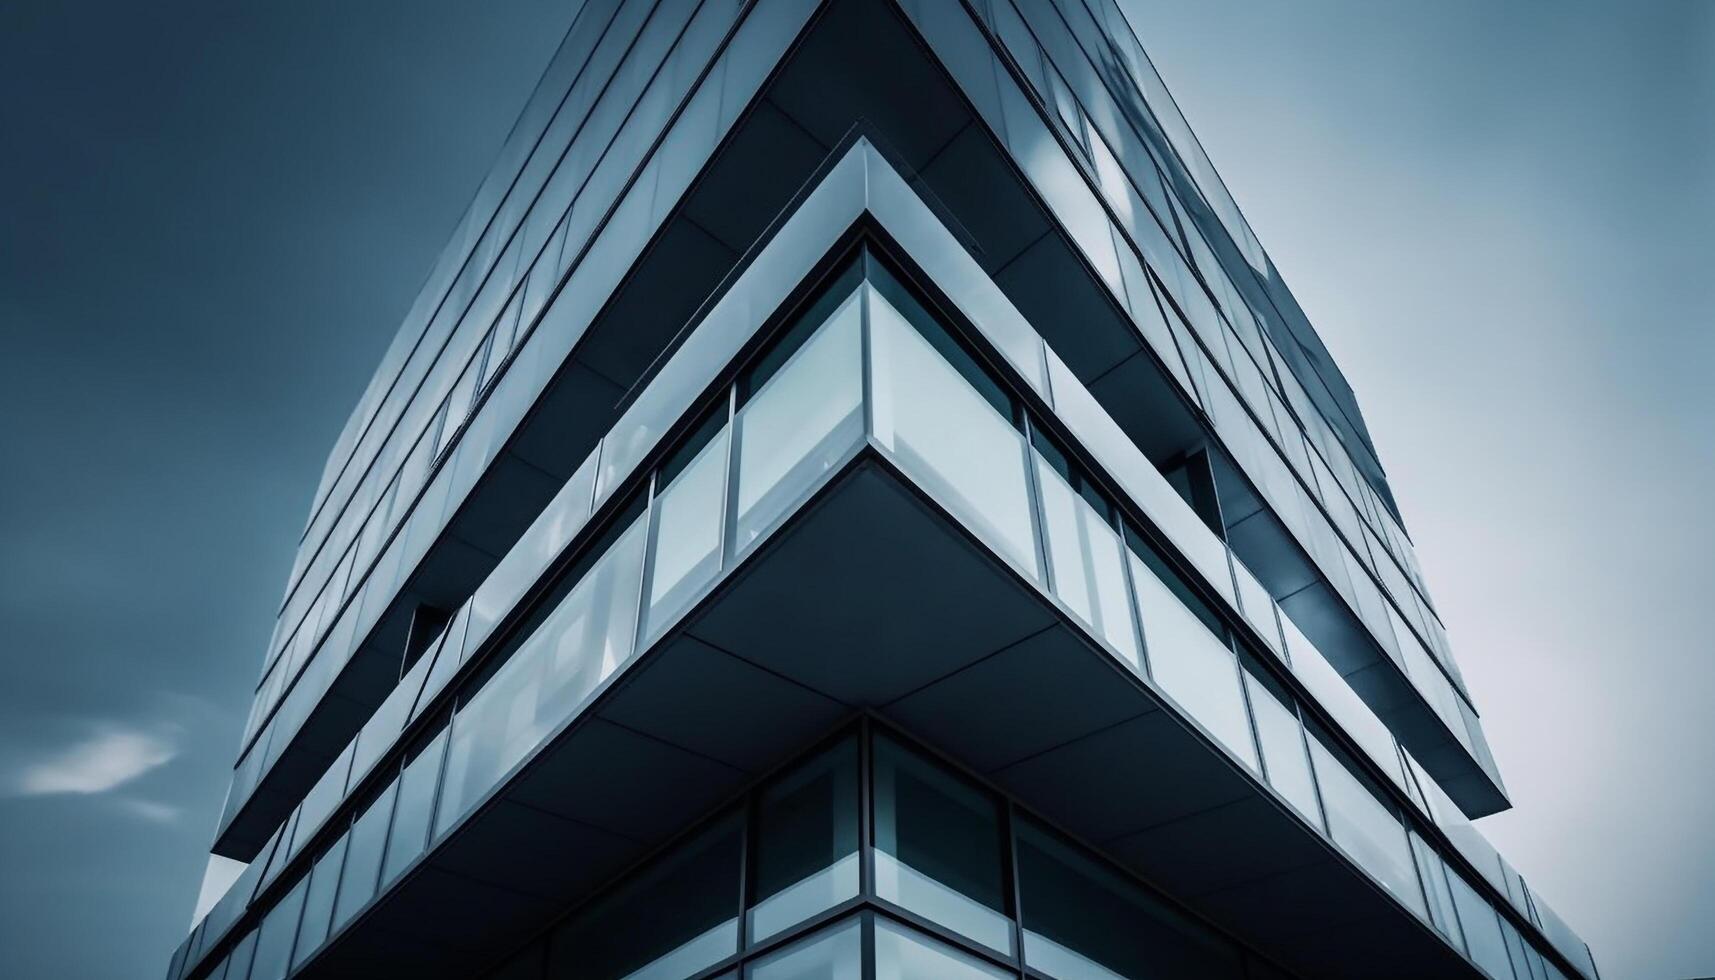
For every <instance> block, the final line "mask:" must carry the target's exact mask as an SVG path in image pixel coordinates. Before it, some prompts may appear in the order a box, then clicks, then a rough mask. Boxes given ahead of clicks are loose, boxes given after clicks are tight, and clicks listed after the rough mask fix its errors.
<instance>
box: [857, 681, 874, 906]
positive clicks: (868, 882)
mask: <svg viewBox="0 0 1715 980" xmlns="http://www.w3.org/2000/svg"><path fill="white" fill-rule="evenodd" d="M874 783H875V753H874V751H873V747H872V745H871V732H870V724H869V715H867V714H866V715H864V716H863V717H861V718H859V719H858V896H859V897H860V898H864V899H866V900H867V899H873V898H875V897H876V889H875V791H874Z"/></svg>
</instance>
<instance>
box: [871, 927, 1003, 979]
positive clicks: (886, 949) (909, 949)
mask: <svg viewBox="0 0 1715 980" xmlns="http://www.w3.org/2000/svg"><path fill="white" fill-rule="evenodd" d="M1011 976H1013V974H1012V973H1011V972H1010V971H1008V970H1002V969H1001V968H999V967H997V966H994V965H992V964H989V963H985V962H983V961H982V960H979V959H977V958H976V957H974V956H972V955H970V954H969V953H963V952H960V951H959V950H956V949H954V948H953V947H951V946H948V945H947V944H946V943H943V942H940V941H938V940H934V939H930V938H929V937H928V936H925V935H923V934H922V933H920V932H917V931H916V930H914V929H907V928H905V927H904V926H902V925H899V924H898V923H896V922H894V921H893V920H892V919H885V918H877V919H876V922H875V980H1001V978H1003V977H1011Z"/></svg>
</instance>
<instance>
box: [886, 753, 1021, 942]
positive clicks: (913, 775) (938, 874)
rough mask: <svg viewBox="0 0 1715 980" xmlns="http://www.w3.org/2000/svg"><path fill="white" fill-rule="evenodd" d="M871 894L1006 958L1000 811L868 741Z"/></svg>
mask: <svg viewBox="0 0 1715 980" xmlns="http://www.w3.org/2000/svg"><path fill="white" fill-rule="evenodd" d="M875 846H876V854H875V889H876V894H878V895H879V896H880V897H882V898H884V899H887V900H888V901H890V902H895V903H897V904H898V905H900V906H901V907H903V908H906V909H909V910H911V911H913V912H916V913H917V914H918V915H921V916H924V917H925V918H928V919H933V920H934V921H936V922H938V923H940V924H941V925H943V926H946V927H947V928H949V929H953V930H955V931H957V932H960V933H962V934H964V935H966V936H969V937H970V938H972V939H974V940H976V941H977V942H980V943H982V944H983V945H985V946H988V947H990V948H991V949H995V950H999V951H1000V952H1002V953H1005V954H1008V955H1010V954H1011V953H1012V920H1011V919H1009V918H1008V917H1007V914H1006V908H1007V902H1006V889H1007V885H1006V879H1005V876H1004V874H1003V871H1002V866H1001V855H1002V854H1003V853H1004V849H1005V846H1006V844H1005V840H1004V838H1003V836H1002V833H1001V814H1000V807H999V805H998V803H997V802H996V801H995V799H994V798H993V797H991V796H990V795H989V794H987V793H985V792H983V791H982V790H980V789H977V788H976V787H974V786H971V785H969V784H967V783H965V782H964V781H963V780H961V779H958V778H957V777H955V776H953V775H951V774H950V773H947V772H946V771H945V770H943V769H942V768H941V767H939V766H936V765H934V764H933V763H930V762H928V761H927V760H925V759H922V758H920V757H918V756H917V755H916V754H915V753H912V752H910V751H908V750H907V749H905V748H903V747H902V746H900V745H899V744H898V743H896V742H894V741H892V740H891V739H887V738H881V737H878V738H877V739H876V740H875Z"/></svg>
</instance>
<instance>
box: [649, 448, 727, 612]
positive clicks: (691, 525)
mask: <svg viewBox="0 0 1715 980" xmlns="http://www.w3.org/2000/svg"><path fill="white" fill-rule="evenodd" d="M726 471H727V431H726V429H724V428H723V429H721V431H720V432H719V433H718V434H716V435H715V437H714V438H713V439H711V440H710V441H709V444H708V445H706V446H704V447H703V448H702V450H701V451H700V452H698V453H697V456H696V458H695V459H693V460H692V461H691V464H690V465H689V466H687V467H685V470H684V472H682V473H680V474H679V475H678V476H676V477H674V479H673V482H672V483H671V484H670V485H669V486H668V487H667V488H666V489H665V490H664V491H661V492H659V493H658V494H657V496H656V498H655V506H654V511H655V518H654V527H653V528H651V529H650V535H651V537H652V538H653V540H652V543H651V544H652V547H653V548H654V553H653V554H654V564H653V566H652V568H651V571H650V582H649V604H648V613H647V624H646V625H645V627H644V635H646V636H653V635H654V634H655V633H656V632H657V631H658V630H659V629H660V627H661V626H663V625H665V624H666V623H668V622H670V621H671V620H672V618H673V617H674V616H675V615H677V614H678V613H680V612H682V611H683V610H684V608H685V606H686V604H687V603H689V602H690V600H691V599H692V598H694V597H695V596H696V594H697V592H698V591H699V590H700V589H702V587H703V586H705V585H707V584H708V583H709V580H710V579H712V578H714V576H715V573H717V572H719V571H720V566H721V526H722V525H723V524H724V523H725V516H724V504H725V497H724V493H725V490H726Z"/></svg>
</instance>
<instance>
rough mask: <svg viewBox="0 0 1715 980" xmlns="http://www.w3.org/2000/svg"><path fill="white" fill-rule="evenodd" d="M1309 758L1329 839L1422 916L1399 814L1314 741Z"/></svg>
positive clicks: (1311, 744) (1419, 890)
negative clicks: (1322, 807) (1313, 769)
mask: <svg viewBox="0 0 1715 980" xmlns="http://www.w3.org/2000/svg"><path fill="white" fill-rule="evenodd" d="M1310 757H1311V761H1312V762H1313V763H1314V764H1315V767H1316V784H1317V785H1318V786H1320V787H1321V788H1322V803H1323V806H1324V808H1325V809H1326V810H1327V812H1328V836H1330V837H1332V838H1333V839H1334V842H1335V843H1337V844H1339V845H1340V846H1341V847H1343V848H1345V850H1346V853H1347V854H1350V855H1351V856H1352V860H1354V861H1356V862H1357V863H1358V866H1359V867H1361V868H1363V869H1364V870H1365V871H1368V872H1369V874H1370V877H1372V878H1374V879H1375V880H1376V881H1377V882H1379V883H1380V884H1381V885H1382V886H1383V887H1385V888H1386V889H1387V890H1388V891H1390V892H1392V893H1393V895H1394V897H1395V898H1397V899H1399V900H1400V902H1402V903H1404V905H1405V906H1406V907H1407V908H1409V909H1411V910H1412V911H1414V912H1416V913H1417V914H1418V915H1425V914H1426V910H1425V908H1424V904H1423V891H1422V889H1421V888H1420V887H1419V886H1418V883H1417V870H1416V867H1415V866H1414V865H1413V863H1412V860H1411V845H1410V844H1409V843H1407V841H1406V837H1405V826H1404V825H1403V824H1401V823H1400V820H1399V815H1398V814H1396V813H1394V812H1393V811H1392V810H1391V809H1389V808H1388V807H1387V805H1385V804H1384V803H1382V801H1381V800H1379V799H1377V798H1376V795H1375V794H1374V793H1372V792H1370V789H1369V787H1368V786H1365V785H1364V783H1363V781H1362V780H1360V779H1359V778H1358V777H1357V776H1355V775H1353V773H1352V771H1351V770H1350V769H1348V768H1346V764H1345V763H1344V762H1341V761H1340V760H1339V759H1337V758H1335V757H1334V754H1333V753H1332V752H1330V751H1329V750H1328V748H1327V747H1326V746H1324V745H1323V744H1322V742H1321V741H1320V740H1319V739H1314V738H1313V739H1311V740H1310Z"/></svg>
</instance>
